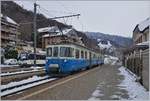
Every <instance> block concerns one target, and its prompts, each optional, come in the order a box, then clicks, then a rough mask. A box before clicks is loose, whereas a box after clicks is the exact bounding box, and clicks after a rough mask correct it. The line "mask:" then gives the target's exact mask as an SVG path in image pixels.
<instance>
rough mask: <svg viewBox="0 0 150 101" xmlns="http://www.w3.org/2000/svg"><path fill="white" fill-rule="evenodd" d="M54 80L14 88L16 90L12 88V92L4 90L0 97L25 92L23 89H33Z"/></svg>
mask: <svg viewBox="0 0 150 101" xmlns="http://www.w3.org/2000/svg"><path fill="white" fill-rule="evenodd" d="M55 79H56V78H51V79H47V80H43V81H39V82H35V83H31V84H28V85H25V86H21V87H16V88H14V89H12V90H6V91H3V92H1V96H4V95H7V94H12V93H15V92H18V91H22V90H25V89H28V88H31V87H34V86H37V85H40V84H43V83H46V82H49V81H52V80H55Z"/></svg>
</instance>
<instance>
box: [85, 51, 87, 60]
mask: <svg viewBox="0 0 150 101" xmlns="http://www.w3.org/2000/svg"><path fill="white" fill-rule="evenodd" d="M85 59H87V51H85Z"/></svg>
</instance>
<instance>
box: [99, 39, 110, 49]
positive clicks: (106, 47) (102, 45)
mask: <svg viewBox="0 0 150 101" xmlns="http://www.w3.org/2000/svg"><path fill="white" fill-rule="evenodd" d="M99 41H100V40H99ZM98 46H99V47H100V48H101V49H109V48H110V47H112V44H111V43H110V41H107V44H103V43H101V42H99V43H98Z"/></svg>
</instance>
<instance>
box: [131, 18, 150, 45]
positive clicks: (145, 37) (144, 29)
mask: <svg viewBox="0 0 150 101" xmlns="http://www.w3.org/2000/svg"><path fill="white" fill-rule="evenodd" d="M149 25H150V18H147V19H146V20H144V21H142V22H141V23H139V24H137V25H136V27H135V29H134V30H133V41H134V43H135V44H138V43H142V42H146V41H149Z"/></svg>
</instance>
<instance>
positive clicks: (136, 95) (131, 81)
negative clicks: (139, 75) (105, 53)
mask: <svg viewBox="0 0 150 101" xmlns="http://www.w3.org/2000/svg"><path fill="white" fill-rule="evenodd" d="M119 71H120V75H123V76H124V80H123V81H122V82H121V83H120V84H119V85H118V86H119V88H120V89H125V90H126V91H128V95H129V99H131V100H148V99H149V92H148V91H146V89H145V88H144V87H143V86H142V85H141V84H140V83H139V82H136V77H135V76H133V75H131V74H130V73H129V72H128V71H127V70H126V69H125V67H123V66H122V67H120V68H119Z"/></svg>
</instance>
